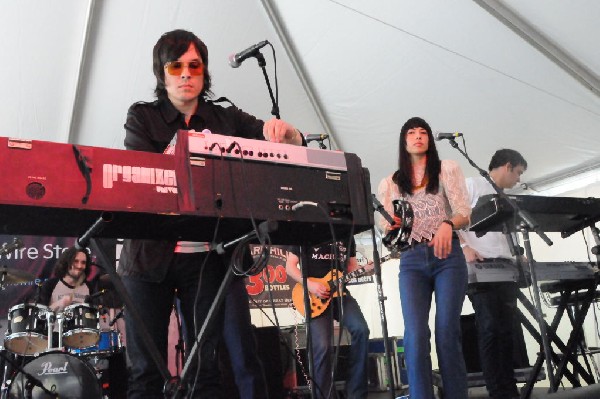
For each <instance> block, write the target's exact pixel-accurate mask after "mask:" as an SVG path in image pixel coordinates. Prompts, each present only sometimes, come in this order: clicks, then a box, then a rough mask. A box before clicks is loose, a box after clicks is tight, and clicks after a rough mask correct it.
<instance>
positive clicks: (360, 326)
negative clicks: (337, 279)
mask: <svg viewBox="0 0 600 399" xmlns="http://www.w3.org/2000/svg"><path fill="white" fill-rule="evenodd" d="M342 302H343V307H344V320H343V324H344V327H345V329H346V330H348V332H349V333H350V343H351V347H350V355H349V359H348V364H349V366H348V375H347V378H346V392H347V395H348V396H347V398H348V399H364V398H366V397H367V392H368V373H367V364H368V357H369V326H368V325H367V322H366V321H365V318H364V317H363V314H362V312H361V310H360V307H359V306H358V303H357V302H356V300H355V299H354V298H352V296H350V294H347V295H345V296H343V300H342ZM332 318H335V319H336V320H338V321H339V320H340V300H339V299H338V298H334V299H333V300H332V301H331V303H330V305H329V307H328V308H327V310H326V311H325V312H324V313H323V314H322V315H320V316H319V317H316V318H314V319H311V321H310V335H311V347H312V353H313V365H314V372H313V383H314V384H316V386H317V389H316V392H317V398H319V399H324V398H334V397H336V396H335V393H331V394H330V390H331V389H334V388H332V375H331V373H332V362H331V359H332V347H331V342H332V337H333V325H332Z"/></svg>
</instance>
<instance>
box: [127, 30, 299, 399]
mask: <svg viewBox="0 0 600 399" xmlns="http://www.w3.org/2000/svg"><path fill="white" fill-rule="evenodd" d="M207 66H208V49H207V48H206V45H205V44H204V43H203V42H202V41H201V40H200V39H199V38H198V37H197V36H196V35H194V34H193V33H191V32H188V31H184V30H175V31H171V32H168V33H165V34H163V35H162V36H161V37H160V39H159V40H158V42H157V43H156V45H155V46H154V50H153V70H154V75H155V77H156V88H155V90H154V92H155V95H156V97H157V100H156V101H154V102H151V103H145V102H139V103H136V104H133V105H132V106H131V107H130V108H129V111H128V114H127V121H126V123H125V131H126V135H125V147H126V148H127V149H129V150H137V151H149V152H158V153H164V152H168V153H170V152H171V151H172V148H171V145H170V143H171V142H174V140H173V139H174V136H175V133H176V132H177V130H178V129H189V130H191V129H194V130H196V131H203V130H205V129H207V130H209V131H210V132H212V133H217V134H221V135H228V136H237V137H244V138H250V139H260V140H262V139H266V140H269V141H273V142H279V143H287V144H296V145H306V141H305V139H304V137H303V136H302V134H301V133H300V132H299V131H298V130H297V129H295V128H294V127H293V126H291V125H290V124H288V123H286V122H284V121H282V120H278V119H272V120H269V121H267V122H263V121H261V120H259V119H256V118H255V117H254V116H252V115H249V114H246V113H244V112H242V111H241V110H239V109H237V108H236V107H233V106H232V107H228V108H224V107H221V106H219V105H216V104H214V103H213V102H211V101H209V97H210V96H211V95H212V93H211V91H210V88H211V77H210V73H209V71H208V68H207ZM227 267H228V265H227V262H226V260H225V259H224V257H223V256H219V255H217V254H216V253H213V252H210V251H209V246H208V243H195V242H165V241H150V240H126V241H125V243H124V246H123V251H122V253H121V257H120V265H119V272H120V273H121V275H122V276H123V282H124V284H125V286H126V287H127V290H128V291H129V293H130V295H131V297H132V299H133V301H134V302H135V303H136V305H137V309H138V310H139V311H140V313H141V316H142V318H143V319H144V322H145V325H146V328H147V329H148V330H149V332H150V333H151V335H152V337H153V339H154V342H155V343H156V345H157V347H158V349H159V351H160V352H161V353H162V355H163V356H164V358H166V353H167V338H168V337H167V336H168V324H169V316H170V313H171V304H172V303H173V297H174V295H177V297H178V298H179V299H180V301H181V312H182V316H183V319H184V322H185V323H184V324H185V326H186V333H185V337H186V348H187V350H188V351H189V350H190V349H191V347H192V346H193V342H194V338H195V337H196V334H197V331H199V329H200V327H201V326H202V323H203V321H204V319H205V318H206V315H207V314H208V311H209V309H210V306H211V305H212V303H213V299H214V298H215V296H216V293H217V290H218V288H219V285H220V283H221V281H222V279H223V277H224V275H225V272H226V270H227ZM199 284H201V286H200V287H199ZM126 323H127V325H126V327H127V328H126V330H127V351H128V355H129V358H130V361H131V370H130V376H129V386H128V397H129V398H144V399H148V398H162V397H163V394H162V389H163V383H164V382H165V381H163V379H162V377H161V374H160V373H159V370H158V368H157V367H156V365H155V364H154V362H153V360H152V358H151V357H150V355H149V353H148V350H147V349H146V348H145V345H144V342H143V340H142V339H141V335H140V331H139V328H138V326H136V325H135V324H134V323H133V321H132V320H131V318H130V317H127V316H126ZM222 329H223V311H222V310H221V311H220V312H219V313H218V315H217V320H216V322H215V324H214V328H212V329H210V331H207V334H205V337H206V340H205V343H204V344H203V345H202V347H201V349H200V350H199V352H198V354H199V364H200V366H199V370H198V371H197V373H196V375H195V376H192V377H191V378H189V379H188V382H189V383H190V385H191V384H194V387H195V391H194V392H188V396H187V397H194V398H196V397H198V398H211V399H212V398H221V397H222V392H221V387H220V373H219V370H218V362H217V358H218V357H217V347H218V343H219V339H220V337H221V335H222ZM196 364H198V363H196ZM194 377H195V378H194ZM242 391H244V393H245V394H248V395H253V388H252V387H249V388H247V387H244V388H241V389H240V392H242ZM250 397H254V396H250Z"/></svg>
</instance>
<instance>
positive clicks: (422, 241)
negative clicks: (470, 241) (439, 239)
mask: <svg viewBox="0 0 600 399" xmlns="http://www.w3.org/2000/svg"><path fill="white" fill-rule="evenodd" d="M452 239H453V240H455V239H456V240H458V233H457V232H456V231H453V232H452ZM431 240H433V237H431V238H423V239H422V240H421V241H416V240H412V241H411V243H410V248H411V249H412V248H414V247H416V246H417V245H419V244H425V243H428V242H430V241H431Z"/></svg>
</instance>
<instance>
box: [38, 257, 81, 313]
mask: <svg viewBox="0 0 600 399" xmlns="http://www.w3.org/2000/svg"><path fill="white" fill-rule="evenodd" d="M91 265H92V262H91V260H90V255H89V253H88V251H87V250H85V249H84V248H76V247H70V248H68V249H66V250H65V251H64V252H63V253H62V254H61V255H60V257H59V258H58V261H57V262H56V265H54V277H52V278H50V279H48V280H46V281H45V282H44V283H43V284H42V287H41V289H40V298H39V303H41V304H42V305H46V306H49V307H50V309H52V310H53V311H54V312H56V313H58V312H62V311H63V310H64V308H66V307H67V306H69V305H71V304H74V303H84V302H85V299H86V297H89V295H90V294H92V293H93V292H92V291H93V290H92V286H91V284H90V283H89V282H88V281H87V276H89V275H90V269H91V267H92V266H91Z"/></svg>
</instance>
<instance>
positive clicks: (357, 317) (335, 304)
mask: <svg viewBox="0 0 600 399" xmlns="http://www.w3.org/2000/svg"><path fill="white" fill-rule="evenodd" d="M346 244H347V243H346V242H341V241H338V242H337V243H335V247H334V246H333V245H332V243H330V244H325V245H322V246H319V247H313V248H307V249H306V250H307V251H308V253H309V255H308V258H309V259H310V261H309V264H308V265H303V266H304V267H308V272H307V273H308V277H309V280H308V291H309V294H310V295H311V299H316V300H320V301H322V302H325V303H326V302H327V300H331V301H330V302H329V304H328V306H327V308H326V309H325V311H324V312H323V313H322V314H321V315H319V316H317V317H314V318H311V319H310V334H311V337H310V338H311V339H310V342H311V350H312V354H313V361H314V363H313V364H314V375H313V376H312V377H313V378H312V383H313V384H315V386H316V387H317V389H316V391H317V398H319V399H325V398H332V397H335V393H334V392H333V391H334V388H333V384H332V382H333V378H332V372H333V367H332V353H333V351H332V335H333V319H335V320H337V321H340V322H341V323H343V326H344V327H345V328H346V330H348V332H349V333H350V336H351V344H352V347H351V350H350V356H349V359H348V361H349V366H348V376H347V379H346V395H347V396H346V397H347V398H349V399H358V398H366V397H367V391H368V378H367V377H368V373H367V359H368V351H369V349H368V343H369V327H368V326H367V322H366V321H365V318H364V317H363V314H362V312H361V310H360V307H359V306H358V303H357V302H356V300H355V299H354V298H353V297H352V295H350V293H349V292H348V290H346V288H345V287H342V288H341V290H343V291H342V292H343V294H344V295H341V296H340V295H337V293H338V290H337V289H336V288H335V287H333V289H332V286H331V285H330V284H328V283H327V281H326V279H324V277H325V276H328V275H329V276H330V275H331V274H330V272H331V270H332V268H334V269H337V270H339V271H346V272H348V273H349V272H352V271H354V270H356V269H358V268H359V266H358V262H357V260H356V247H355V242H354V239H352V240H350V247H349V248H348V247H347V246H346ZM288 251H289V252H288V253H287V262H286V271H287V274H288V276H290V277H292V278H293V279H294V280H295V281H296V282H298V283H302V272H301V271H300V268H299V263H300V258H299V257H300V248H299V247H289V248H288ZM336 252H337V259H336ZM365 269H366V270H367V272H370V271H372V270H373V264H372V263H370V264H369V265H367V266H366V267H365ZM332 281H333V282H335V279H334V280H332ZM342 308H343V321H342V320H340V318H341V317H342V312H341V311H342Z"/></svg>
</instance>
